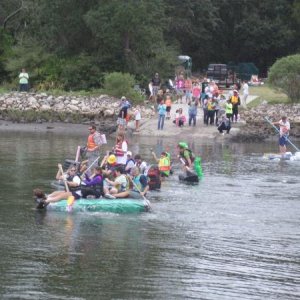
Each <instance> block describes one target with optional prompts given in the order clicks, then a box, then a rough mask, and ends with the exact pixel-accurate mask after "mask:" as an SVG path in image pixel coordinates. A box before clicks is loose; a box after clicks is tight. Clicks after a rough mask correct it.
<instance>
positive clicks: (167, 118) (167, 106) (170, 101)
mask: <svg viewBox="0 0 300 300" xmlns="http://www.w3.org/2000/svg"><path fill="white" fill-rule="evenodd" d="M165 105H166V110H167V115H166V120H170V118H171V114H170V112H171V107H172V99H171V96H170V95H167V96H166V101H165Z"/></svg>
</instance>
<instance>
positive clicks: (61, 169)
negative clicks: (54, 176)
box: [58, 164, 75, 212]
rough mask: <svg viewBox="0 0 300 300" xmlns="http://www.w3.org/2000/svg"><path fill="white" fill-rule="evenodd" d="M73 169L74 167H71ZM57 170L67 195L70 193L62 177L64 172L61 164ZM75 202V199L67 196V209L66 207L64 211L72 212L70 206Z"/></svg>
mask: <svg viewBox="0 0 300 300" xmlns="http://www.w3.org/2000/svg"><path fill="white" fill-rule="evenodd" d="M73 168H75V167H73ZM58 169H59V171H60V173H61V175H62V179H63V182H64V185H65V188H66V191H67V192H68V193H69V192H70V189H69V186H68V183H67V180H66V178H65V176H64V171H63V168H62V165H61V164H58ZM74 201H75V198H74V196H69V197H68V199H67V207H66V210H67V211H68V212H70V211H72V205H73V203H74Z"/></svg>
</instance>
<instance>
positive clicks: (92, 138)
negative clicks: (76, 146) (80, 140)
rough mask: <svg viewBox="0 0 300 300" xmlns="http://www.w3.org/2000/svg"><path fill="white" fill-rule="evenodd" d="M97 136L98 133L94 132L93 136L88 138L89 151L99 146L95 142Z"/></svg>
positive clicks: (90, 135)
mask: <svg viewBox="0 0 300 300" xmlns="http://www.w3.org/2000/svg"><path fill="white" fill-rule="evenodd" d="M95 134H96V132H94V133H91V134H89V136H88V140H87V145H86V146H87V148H88V149H89V150H92V149H94V148H95V147H97V144H96V143H95V140H94V135H95Z"/></svg>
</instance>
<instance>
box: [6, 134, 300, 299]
mask: <svg viewBox="0 0 300 300" xmlns="http://www.w3.org/2000/svg"><path fill="white" fill-rule="evenodd" d="M84 140H85V136H72V137H68V138H66V137H65V136H57V135H53V134H46V135H42V134H23V133H22V134H16V135H14V137H13V138H12V135H11V134H9V133H7V134H6V133H4V134H3V135H1V137H0V163H1V169H0V181H1V183H2V184H1V193H0V216H1V218H0V239H1V244H0V254H1V257H2V259H1V260H0V280H1V287H0V298H2V299H298V298H299V291H298V276H299V264H298V258H299V251H300V248H299V245H300V243H299V225H300V224H299V223H300V221H299V211H300V205H299V198H300V195H299V191H300V179H299V176H298V175H299V167H300V164H298V165H297V164H291V163H289V162H275V163H274V162H270V161H266V160H263V159H262V158H261V157H262V153H264V152H270V151H271V149H274V147H276V145H275V143H274V144H273V143H272V144H266V143H263V144H226V143H223V144H222V143H221V144H215V143H214V142H213V141H212V142H205V143H204V142H202V141H200V140H195V141H190V142H191V143H190V145H191V148H192V149H193V151H194V152H195V153H196V154H200V155H201V157H202V160H203V169H204V180H203V181H202V182H201V183H200V184H199V185H196V186H187V185H185V184H183V183H181V182H179V181H178V180H177V175H178V173H179V170H180V166H179V164H176V163H175V175H174V176H173V177H172V178H171V179H170V180H167V181H166V182H165V183H164V188H163V189H162V191H160V192H153V193H151V194H150V195H149V197H150V199H151V201H152V207H153V212H152V213H150V214H149V213H144V214H140V215H134V216H132V215H129V216H127V215H117V214H105V213H78V214H62V213H55V212H36V211H35V210H33V209H32V208H33V200H32V195H31V191H32V188H33V187H37V186H41V187H44V188H46V189H49V182H50V180H52V179H53V177H54V176H55V173H56V166H57V162H60V161H61V160H62V159H63V158H72V157H73V156H74V157H75V154H76V149H77V145H78V144H82V143H83V142H84ZM177 142H178V141H177V140H176V139H170V140H168V139H157V138H147V139H143V138H140V139H138V138H137V137H132V138H130V140H129V148H130V149H131V150H132V151H133V153H134V154H135V153H137V152H139V153H140V154H141V155H142V156H143V157H144V158H145V159H146V160H151V154H150V151H149V148H150V147H152V148H153V149H154V150H155V151H156V152H157V153H160V152H161V151H163V150H167V151H170V152H171V154H172V156H173V157H176V154H177V150H176V144H177ZM112 143H113V141H111V142H110V143H109V144H108V145H107V146H106V147H107V149H109V148H111V146H112ZM16 145H18V147H17V149H16ZM104 150H106V149H104Z"/></svg>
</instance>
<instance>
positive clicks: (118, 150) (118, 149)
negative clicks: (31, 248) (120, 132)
mask: <svg viewBox="0 0 300 300" xmlns="http://www.w3.org/2000/svg"><path fill="white" fill-rule="evenodd" d="M123 142H125V143H127V142H126V141H122V142H119V143H117V145H116V148H115V155H116V156H124V155H125V153H124V151H123V150H122V144H123Z"/></svg>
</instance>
